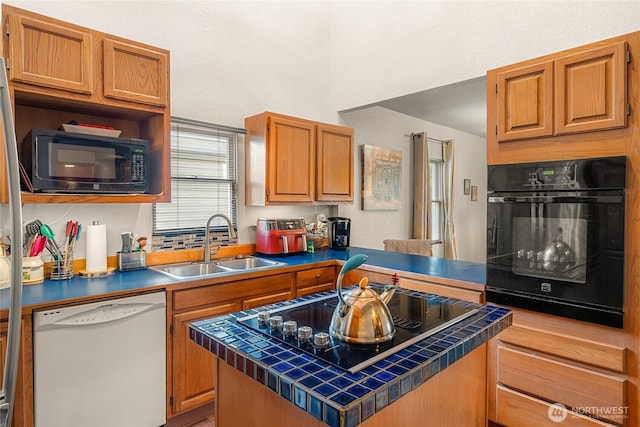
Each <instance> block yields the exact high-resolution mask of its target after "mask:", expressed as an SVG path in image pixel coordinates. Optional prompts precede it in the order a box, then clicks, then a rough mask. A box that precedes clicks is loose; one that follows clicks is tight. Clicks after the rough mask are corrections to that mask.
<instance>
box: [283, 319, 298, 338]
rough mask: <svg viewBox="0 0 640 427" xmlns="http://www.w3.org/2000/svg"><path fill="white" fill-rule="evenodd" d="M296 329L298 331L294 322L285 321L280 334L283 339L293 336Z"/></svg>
mask: <svg viewBox="0 0 640 427" xmlns="http://www.w3.org/2000/svg"><path fill="white" fill-rule="evenodd" d="M296 329H298V323H297V322H296V321H295V320H287V321H286V322H284V323H283V324H282V334H283V335H284V336H285V337H293V336H295V335H296Z"/></svg>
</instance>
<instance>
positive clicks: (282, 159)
mask: <svg viewBox="0 0 640 427" xmlns="http://www.w3.org/2000/svg"><path fill="white" fill-rule="evenodd" d="M267 132H268V135H269V147H268V149H267V150H268V154H267V164H268V184H267V198H268V200H269V201H271V202H311V201H313V197H314V187H313V183H314V179H313V177H314V171H315V168H314V160H315V157H314V155H315V150H314V147H315V133H314V126H313V123H310V122H306V121H304V120H292V119H287V118H284V117H275V116H272V117H270V118H269V124H268V127H267Z"/></svg>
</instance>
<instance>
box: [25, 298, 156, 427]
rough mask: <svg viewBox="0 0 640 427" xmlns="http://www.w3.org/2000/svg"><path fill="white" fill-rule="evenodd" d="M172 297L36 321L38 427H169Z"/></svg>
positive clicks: (66, 311) (80, 309)
mask: <svg viewBox="0 0 640 427" xmlns="http://www.w3.org/2000/svg"><path fill="white" fill-rule="evenodd" d="M165 307H166V297H165V293H164V292H154V293H149V294H143V295H137V296H133V297H126V298H121V299H116V300H105V301H100V302H95V303H89V304H82V305H76V306H71V307H64V308H60V309H52V310H46V311H38V312H34V314H33V330H34V333H33V358H34V362H33V363H34V405H35V425H36V427H87V426H91V427H115V426H117V427H158V426H161V425H164V424H165V422H166V406H165V405H166V403H165V402H166V398H165V396H166V382H165V378H166V363H165V359H166V336H165V331H166V321H165V319H166V310H165Z"/></svg>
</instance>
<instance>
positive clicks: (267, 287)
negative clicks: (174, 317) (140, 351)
mask: <svg viewBox="0 0 640 427" xmlns="http://www.w3.org/2000/svg"><path fill="white" fill-rule="evenodd" d="M293 280H294V276H293V273H284V274H275V275H273V276H264V277H260V278H257V279H247V280H238V281H237V282H230V283H221V284H219V285H210V286H202V287H199V288H193V289H185V290H182V291H176V292H174V293H173V310H174V311H180V310H185V309H189V308H193V307H199V306H208V305H212V304H216V303H219V302H220V301H230V300H235V299H245V298H250V297H253V296H255V295H265V294H267V293H269V294H272V295H273V294H276V293H280V292H288V293H289V295H290V293H291V289H292V287H293Z"/></svg>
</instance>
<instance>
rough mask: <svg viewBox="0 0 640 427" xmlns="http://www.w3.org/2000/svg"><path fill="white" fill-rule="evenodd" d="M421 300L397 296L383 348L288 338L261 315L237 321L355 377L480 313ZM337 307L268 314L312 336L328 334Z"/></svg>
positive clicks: (324, 302)
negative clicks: (391, 330) (309, 330)
mask: <svg viewBox="0 0 640 427" xmlns="http://www.w3.org/2000/svg"><path fill="white" fill-rule="evenodd" d="M425 297H426V299H425V298H420V297H416V296H412V295H409V294H408V293H404V292H396V293H395V294H394V295H393V297H392V298H391V301H390V302H389V304H388V307H389V311H390V312H391V315H392V316H393V319H394V324H395V327H396V334H395V336H394V337H393V339H392V340H391V341H389V342H386V343H382V344H353V343H351V344H350V343H346V342H343V341H340V340H338V339H334V338H330V339H329V342H328V343H327V345H326V346H323V347H318V346H315V345H314V344H313V343H312V342H308V341H307V342H301V341H299V340H298V338H297V335H296V334H294V335H293V336H287V335H285V334H284V333H283V332H282V330H278V329H271V328H270V327H269V325H268V324H264V322H262V323H261V322H260V321H259V319H258V314H253V315H250V316H246V317H242V318H238V319H237V320H238V322H240V323H241V324H243V325H245V326H248V327H250V328H252V329H254V330H257V331H259V332H261V333H263V334H266V335H268V336H270V337H273V338H276V339H277V340H279V341H281V342H283V343H286V344H288V345H290V346H292V347H296V348H298V349H300V350H302V351H304V352H306V353H308V354H311V355H313V356H314V357H316V358H318V359H321V360H324V361H325V362H327V363H330V364H331V365H334V366H337V367H339V368H342V369H344V370H346V371H348V372H351V373H355V372H358V371H360V370H362V369H364V368H366V367H367V366H369V365H372V364H373V363H375V362H377V361H379V360H381V359H383V358H385V357H387V356H389V355H391V354H393V353H396V352H398V351H400V350H402V349H403V348H406V347H408V346H410V345H411V344H414V343H416V342H418V341H421V340H423V339H425V338H427V337H428V336H430V335H433V334H435V333H437V332H439V331H441V330H443V329H445V328H447V327H449V326H451V325H453V324H455V323H457V322H459V321H461V320H463V319H465V318H467V317H469V316H471V315H473V314H475V313H476V312H477V311H478V310H477V309H474V308H470V307H465V306H464V305H462V304H456V303H451V302H447V301H442V299H441V298H440V297H438V296H435V295H429V296H428V297H427V296H425ZM337 303H338V297H337V296H335V294H329V295H322V296H319V297H318V298H315V299H312V300H307V301H303V302H300V303H296V304H292V305H288V306H286V307H281V308H278V309H274V310H269V314H270V316H282V320H283V321H284V322H286V321H287V320H295V321H296V322H297V326H298V327H301V326H310V327H311V328H312V329H313V333H314V334H315V333H317V332H325V333H328V332H329V324H330V322H331V316H332V315H333V311H334V309H335V307H336V305H337Z"/></svg>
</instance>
